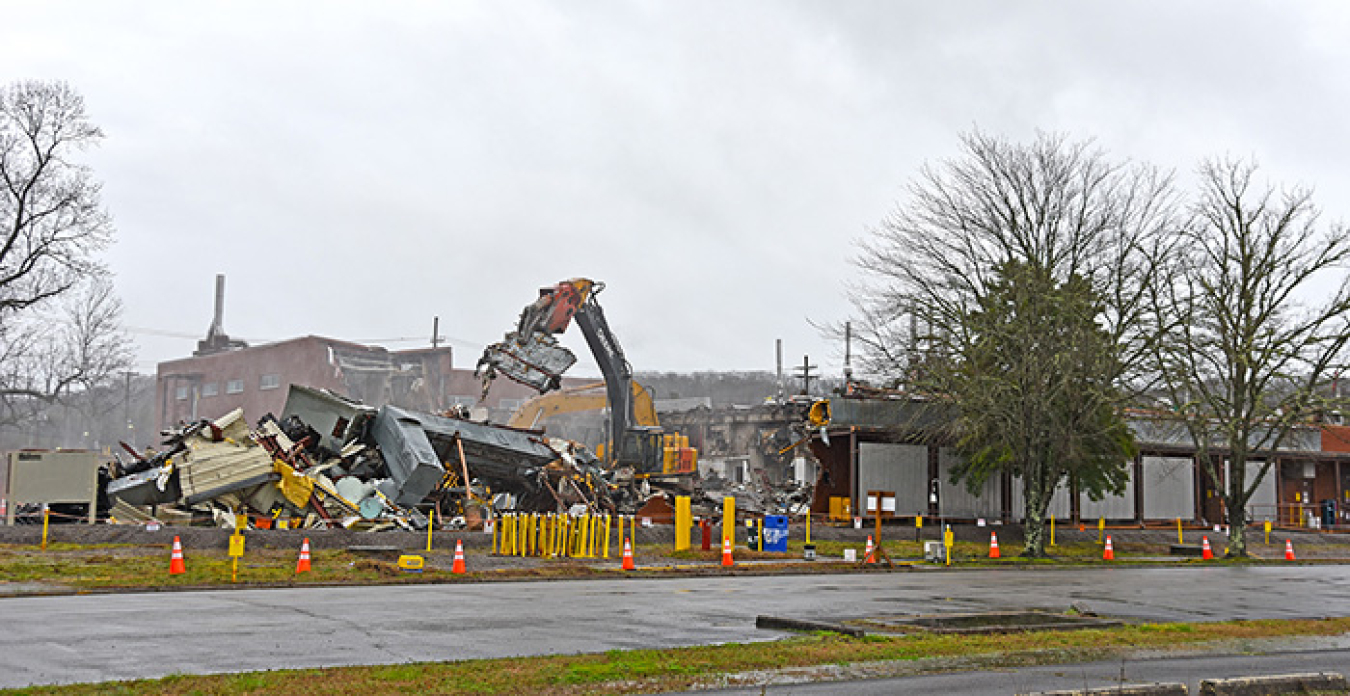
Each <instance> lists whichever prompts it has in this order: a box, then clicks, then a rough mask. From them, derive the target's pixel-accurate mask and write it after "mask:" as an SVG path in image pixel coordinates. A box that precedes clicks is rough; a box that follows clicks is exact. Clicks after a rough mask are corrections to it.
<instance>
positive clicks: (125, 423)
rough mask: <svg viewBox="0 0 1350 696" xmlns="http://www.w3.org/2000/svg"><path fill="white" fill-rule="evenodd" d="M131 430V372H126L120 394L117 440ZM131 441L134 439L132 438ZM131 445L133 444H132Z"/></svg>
mask: <svg viewBox="0 0 1350 696" xmlns="http://www.w3.org/2000/svg"><path fill="white" fill-rule="evenodd" d="M130 429H131V370H127V386H126V389H125V390H124V391H123V392H122V430H123V432H122V433H120V434H119V437H118V438H117V439H119V440H120V439H122V437H125V436H126V432H125V431H127V430H130ZM132 439H133V440H134V439H135V438H132ZM132 444H135V443H134V442H133V443H132Z"/></svg>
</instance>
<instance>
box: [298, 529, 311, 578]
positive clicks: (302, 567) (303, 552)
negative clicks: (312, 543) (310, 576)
mask: <svg viewBox="0 0 1350 696" xmlns="http://www.w3.org/2000/svg"><path fill="white" fill-rule="evenodd" d="M308 572H309V537H305V541H304V543H302V544H300V560H298V561H296V562H295V574H296V575H299V574H300V573H308Z"/></svg>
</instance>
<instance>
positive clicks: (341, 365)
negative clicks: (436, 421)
mask: <svg viewBox="0 0 1350 696" xmlns="http://www.w3.org/2000/svg"><path fill="white" fill-rule="evenodd" d="M451 357H452V354H451V349H450V348H448V347H445V348H422V349H414V350H403V351H391V350H388V349H385V348H382V347H380V346H368V345H362V344H359V343H351V342H348V341H341V340H338V339H333V338H325V337H322V336H304V337H301V338H293V339H289V340H285V341H279V342H277V343H269V344H266V345H260V346H251V347H249V346H244V347H240V346H239V345H238V344H236V345H235V346H233V347H229V348H224V349H217V350H206V349H203V350H199V351H198V352H197V354H195V355H193V356H192V357H188V358H182V359H180V360H170V361H168V362H162V363H160V364H159V368H158V375H157V380H156V389H155V399H156V401H155V403H156V413H157V415H158V417H157V422H158V424H159V427H160V428H165V427H170V426H173V425H175V424H177V423H179V422H192V421H195V420H197V419H201V418H218V417H220V416H222V415H224V414H226V413H229V412H230V411H232V410H234V409H236V408H239V407H243V409H244V415H245V416H246V417H247V418H248V419H249V420H250V421H252V422H256V421H257V420H258V419H259V418H261V417H262V416H263V415H265V414H267V413H272V414H275V415H280V414H281V412H282V409H283V408H284V407H285V405H286V395H287V392H288V391H289V387H290V385H292V384H299V385H303V386H307V387H314V388H317V389H327V390H330V391H333V392H335V393H337V394H341V395H343V396H346V397H348V398H352V399H356V400H358V401H361V402H362V403H365V404H369V405H372V406H383V405H385V404H394V405H396V406H400V407H403V408H408V409H412V410H417V411H426V412H431V413H436V412H441V411H444V410H446V409H448V408H450V407H451V406H455V405H463V406H470V407H472V406H484V407H486V408H488V409H489V415H490V417H491V418H492V419H493V420H494V421H496V422H500V421H504V420H505V419H506V417H507V416H508V415H509V414H510V413H511V412H512V411H514V410H515V409H516V408H517V407H518V406H519V405H520V404H521V403H522V402H524V401H525V400H526V399H529V398H530V397H532V396H534V395H535V393H534V392H533V390H531V389H530V388H529V387H526V386H524V385H520V384H517V383H515V382H512V381H511V380H508V379H498V380H496V381H494V382H493V384H492V389H491V391H489V392H488V397H487V399H486V400H485V401H484V402H483V403H482V404H479V394H480V392H481V385H480V384H479V382H478V380H477V378H475V377H474V374H473V370H470V369H455V368H454V367H453V364H452V361H451ZM588 381H592V380H585V379H565V380H564V381H563V383H564V386H575V385H577V384H583V383H586V382H588Z"/></svg>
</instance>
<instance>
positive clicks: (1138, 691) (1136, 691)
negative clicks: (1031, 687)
mask: <svg viewBox="0 0 1350 696" xmlns="http://www.w3.org/2000/svg"><path fill="white" fill-rule="evenodd" d="M1187 693H1188V692H1187V690H1186V685H1185V684H1182V683H1181V682H1164V683H1160V684H1132V685H1126V684H1121V685H1120V686H1103V687H1098V688H1095V689H1070V690H1068V691H1036V692H1033V693H1029V694H1019V696H1097V695H1099V694H1100V695H1101V696H1105V695H1106V694H1125V695H1126V696H1186V694H1187Z"/></svg>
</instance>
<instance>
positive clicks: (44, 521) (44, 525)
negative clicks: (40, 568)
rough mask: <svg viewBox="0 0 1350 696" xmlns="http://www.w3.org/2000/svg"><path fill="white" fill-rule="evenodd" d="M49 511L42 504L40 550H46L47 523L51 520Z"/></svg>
mask: <svg viewBox="0 0 1350 696" xmlns="http://www.w3.org/2000/svg"><path fill="white" fill-rule="evenodd" d="M51 515H52V513H51V510H48V509H47V504H46V503H43V504H42V550H43V551H46V550H47V522H48V520H50V519H51Z"/></svg>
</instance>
